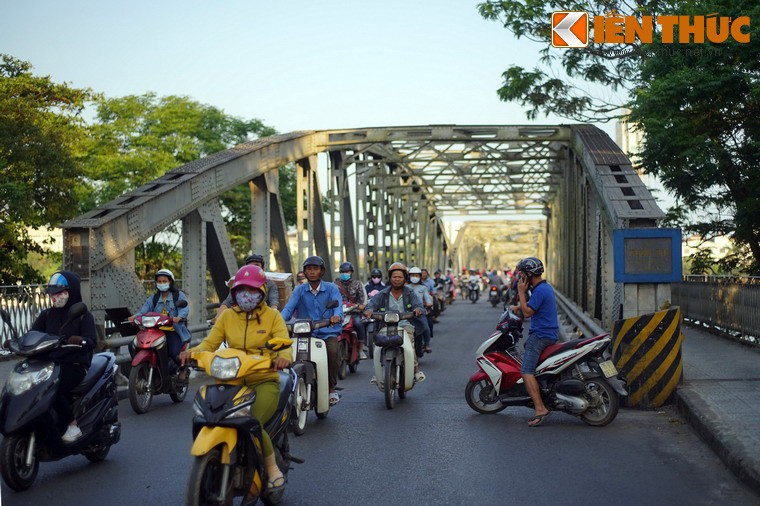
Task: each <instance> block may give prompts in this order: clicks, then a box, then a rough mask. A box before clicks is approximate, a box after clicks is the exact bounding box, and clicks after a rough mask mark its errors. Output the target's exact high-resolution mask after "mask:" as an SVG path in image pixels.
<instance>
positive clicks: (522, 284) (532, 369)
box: [512, 257, 559, 427]
mask: <svg viewBox="0 0 760 506" xmlns="http://www.w3.org/2000/svg"><path fill="white" fill-rule="evenodd" d="M517 269H519V271H520V280H519V282H518V283H517V293H518V296H519V298H520V304H519V305H517V306H512V310H513V311H518V310H520V311H522V314H523V316H524V317H525V318H530V319H531V320H530V330H529V331H528V339H527V340H526V341H525V354H524V355H523V361H522V367H521V368H520V373H521V374H522V377H523V381H524V382H525V389H526V390H527V391H528V395H530V398H531V399H532V400H533V407H534V408H535V413H534V415H533V418H531V419H530V421H529V422H528V426H529V427H538V426H539V425H541V423H542V422H543V421H544V418H546V417H547V416H548V415H549V410H548V409H547V407H546V405H544V401H543V399H542V398H541V390H540V387H539V384H538V380H536V376H535V373H536V366H537V365H538V359H539V357H540V356H541V352H542V351H544V349H545V348H546V347H547V346H549V345H551V344H554V343H556V342H557V338H558V336H559V321H558V319H557V301H556V298H555V296H554V289H553V288H552V287H551V285H550V284H549V283H547V282H546V280H545V279H543V278H542V277H541V275H542V274H543V273H544V264H543V263H542V262H541V260H539V259H538V258H535V257H528V258H526V259H524V260H521V261H520V263H519V264H518V265H517ZM528 286H530V288H531V292H532V294H531V296H530V300H528V301H527V302H526V295H525V294H526V292H527V290H528Z"/></svg>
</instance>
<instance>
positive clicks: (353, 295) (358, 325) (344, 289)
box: [336, 262, 367, 360]
mask: <svg viewBox="0 0 760 506" xmlns="http://www.w3.org/2000/svg"><path fill="white" fill-rule="evenodd" d="M353 275H354V266H353V264H352V263H351V262H343V263H342V264H340V280H339V281H338V282H337V283H336V285H337V286H338V290H340V293H341V295H342V296H343V300H344V301H347V302H350V303H352V304H356V306H357V307H358V308H359V310H360V311H364V306H366V305H367V292H366V291H365V290H364V285H362V282H361V281H359V280H358V279H353ZM351 320H352V321H353V323H354V330H355V331H356V338H357V339H358V340H359V342H360V343H361V345H362V349H361V351H360V352H359V359H360V360H367V352H366V351H364V346H366V345H367V332H366V329H365V328H364V322H363V321H362V315H361V313H354V314H353V315H351Z"/></svg>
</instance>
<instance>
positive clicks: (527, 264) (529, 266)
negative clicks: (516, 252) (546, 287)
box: [517, 257, 544, 276]
mask: <svg viewBox="0 0 760 506" xmlns="http://www.w3.org/2000/svg"><path fill="white" fill-rule="evenodd" d="M517 268H518V269H519V270H520V271H522V272H525V273H528V274H533V275H534V276H540V275H541V274H543V273H544V264H543V262H541V260H539V259H538V258H536V257H528V258H524V259H522V260H520V263H519V264H517Z"/></svg>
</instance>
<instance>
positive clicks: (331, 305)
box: [325, 300, 338, 309]
mask: <svg viewBox="0 0 760 506" xmlns="http://www.w3.org/2000/svg"><path fill="white" fill-rule="evenodd" d="M336 307H338V301H337V300H331V301H330V302H328V303H327V304H326V305H325V309H334V308H336Z"/></svg>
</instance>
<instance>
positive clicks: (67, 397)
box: [32, 271, 96, 443]
mask: <svg viewBox="0 0 760 506" xmlns="http://www.w3.org/2000/svg"><path fill="white" fill-rule="evenodd" d="M79 287H80V282H79V276H77V275H76V274H74V273H73V272H68V271H60V272H56V273H55V274H53V275H52V276H51V277H50V281H48V285H47V293H48V295H50V300H51V302H52V304H53V305H52V307H50V308H49V309H45V310H43V311H42V312H41V313H40V314H39V316H38V317H37V319H36V320H35V321H34V324H33V325H32V330H38V331H40V332H45V333H47V334H55V335H58V336H61V337H65V336H69V337H68V339H67V340H66V344H68V345H70V346H67V347H64V348H59V349H57V350H54V351H52V352H50V355H49V356H50V360H52V361H54V362H56V363H58V364H60V366H61V375H60V377H59V381H60V383H59V386H58V396H57V397H56V399H55V409H56V411H58V414H59V415H61V419H62V421H63V422H64V423H66V424H67V425H68V426H67V427H66V432H65V433H64V434H63V436H62V437H61V439H62V440H63V441H64V442H66V443H71V442H72V441H76V440H77V439H79V438H80V437H82V431H81V430H80V429H79V426H78V425H77V420H76V418H75V417H74V412H73V411H72V410H71V401H72V399H71V391H72V390H73V389H74V388H75V387H76V386H77V385H79V383H81V382H82V380H83V379H84V377H85V375H86V374H87V369H88V368H89V367H90V363H91V362H92V352H93V350H94V349H95V345H96V334H95V318H93V316H92V313H90V312H89V311H87V312H86V313H85V314H84V315H83V316H82V317H80V318H77V319H76V320H74V321H72V322H70V323H69V324H68V325H66V326H65V327H63V328H61V325H63V324H64V323H65V322H66V320H68V314H69V308H70V307H71V306H72V305H74V304H76V303H77V302H82V293H81V291H80V288H79Z"/></svg>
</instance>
